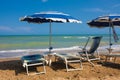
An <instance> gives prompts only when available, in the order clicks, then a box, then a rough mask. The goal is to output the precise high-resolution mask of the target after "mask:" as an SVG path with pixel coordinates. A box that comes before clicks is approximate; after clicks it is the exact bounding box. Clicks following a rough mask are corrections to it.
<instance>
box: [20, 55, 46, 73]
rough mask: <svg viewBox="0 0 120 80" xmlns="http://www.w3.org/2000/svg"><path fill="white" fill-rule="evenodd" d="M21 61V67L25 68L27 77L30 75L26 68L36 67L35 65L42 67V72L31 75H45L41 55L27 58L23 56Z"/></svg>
mask: <svg viewBox="0 0 120 80" xmlns="http://www.w3.org/2000/svg"><path fill="white" fill-rule="evenodd" d="M21 60H22V63H23V67H25V68H26V72H27V75H30V74H29V70H28V67H30V66H37V65H42V66H43V71H42V72H36V73H33V75H34V74H40V73H46V69H45V59H44V57H43V56H42V55H40V54H34V55H27V56H23V57H22V58H21Z"/></svg>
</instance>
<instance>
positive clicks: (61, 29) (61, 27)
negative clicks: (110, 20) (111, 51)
mask: <svg viewBox="0 0 120 80" xmlns="http://www.w3.org/2000/svg"><path fill="white" fill-rule="evenodd" d="M44 11H58V12H63V13H66V14H69V15H71V16H73V17H75V18H77V19H79V20H81V21H82V24H78V23H52V34H108V30H109V29H108V28H102V29H99V28H91V27H89V26H88V25H87V24H86V23H87V22H88V21H89V20H92V19H95V18H96V17H98V16H103V15H109V14H120V0H0V35H44V34H45V35H46V34H49V24H48V23H44V24H33V23H27V22H21V21H20V20H19V19H20V18H21V17H24V16H25V15H32V14H34V13H39V12H44ZM115 29H116V32H117V33H118V34H120V28H119V27H116V28H115Z"/></svg>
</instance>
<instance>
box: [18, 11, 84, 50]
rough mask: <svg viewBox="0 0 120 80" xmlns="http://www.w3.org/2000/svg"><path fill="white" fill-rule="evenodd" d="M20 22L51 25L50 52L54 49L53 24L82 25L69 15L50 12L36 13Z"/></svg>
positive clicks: (21, 19)
mask: <svg viewBox="0 0 120 80" xmlns="http://www.w3.org/2000/svg"><path fill="white" fill-rule="evenodd" d="M20 21H27V22H29V23H49V24H50V29H49V35H50V37H49V52H51V49H52V45H51V42H52V29H51V23H53V22H55V23H67V22H69V23H82V22H81V21H80V20H78V19H76V18H74V17H72V16H70V15H69V14H64V13H61V12H56V11H50V12H49V11H48V12H40V13H35V14H33V15H27V16H25V17H22V18H20Z"/></svg>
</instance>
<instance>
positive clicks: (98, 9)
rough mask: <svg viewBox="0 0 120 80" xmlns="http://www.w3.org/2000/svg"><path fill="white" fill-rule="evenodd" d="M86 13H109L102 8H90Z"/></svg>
mask: <svg viewBox="0 0 120 80" xmlns="http://www.w3.org/2000/svg"><path fill="white" fill-rule="evenodd" d="M85 11H89V12H102V13H103V12H108V11H106V10H103V9H101V8H89V9H85Z"/></svg>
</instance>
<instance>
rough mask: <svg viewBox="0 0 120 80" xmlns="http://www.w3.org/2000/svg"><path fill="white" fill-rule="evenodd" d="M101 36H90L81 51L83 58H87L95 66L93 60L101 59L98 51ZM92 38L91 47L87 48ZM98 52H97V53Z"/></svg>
mask: <svg viewBox="0 0 120 80" xmlns="http://www.w3.org/2000/svg"><path fill="white" fill-rule="evenodd" d="M101 38H102V37H101V36H100V37H92V38H91V37H89V38H88V40H87V42H86V45H85V46H84V48H82V51H80V52H79V54H80V56H81V57H82V59H83V60H87V61H88V62H89V63H90V64H92V65H93V66H94V63H93V62H92V61H93V60H100V56H99V52H98V51H97V49H98V47H99V44H100V41H101ZM90 39H92V44H91V46H90V49H87V48H86V47H87V45H88V43H89V41H90ZM95 53H96V54H95Z"/></svg>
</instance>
